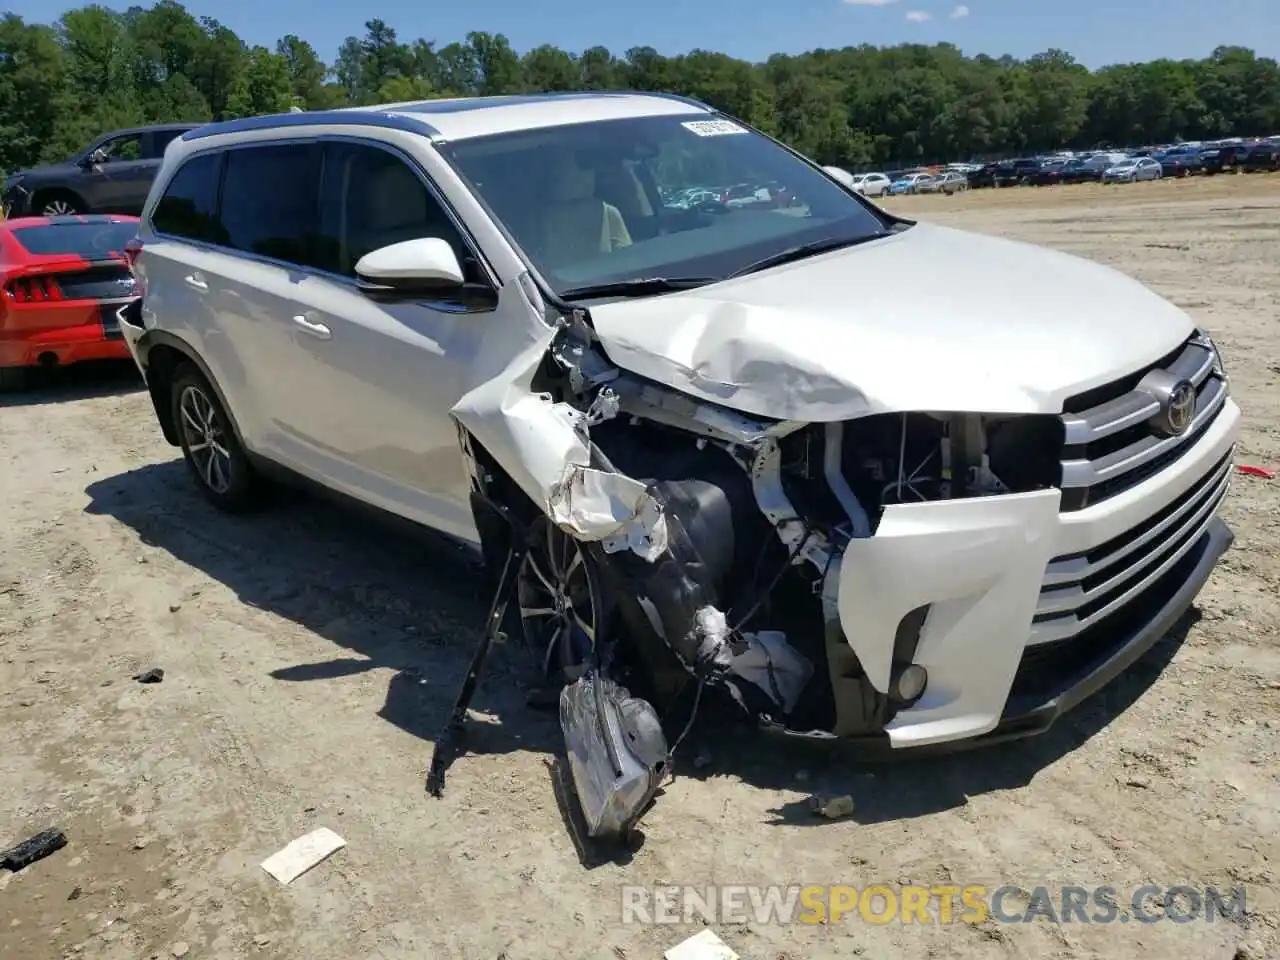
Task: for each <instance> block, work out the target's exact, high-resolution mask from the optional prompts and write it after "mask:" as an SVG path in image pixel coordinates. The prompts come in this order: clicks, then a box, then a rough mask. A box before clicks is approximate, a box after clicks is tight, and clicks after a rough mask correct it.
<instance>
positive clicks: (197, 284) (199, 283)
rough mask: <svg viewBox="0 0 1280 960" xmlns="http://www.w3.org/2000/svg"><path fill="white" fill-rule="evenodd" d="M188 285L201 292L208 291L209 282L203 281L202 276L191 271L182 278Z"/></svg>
mask: <svg viewBox="0 0 1280 960" xmlns="http://www.w3.org/2000/svg"><path fill="white" fill-rule="evenodd" d="M182 279H183V281H184V282H185V283H186V285H187V286H188V287H193V288H194V289H196V290H199V291H200V292H201V293H208V291H209V284H207V283H205V279H204V277H202V276H200V274H198V273H191V274H188V275H187V276H185V277H183V278H182Z"/></svg>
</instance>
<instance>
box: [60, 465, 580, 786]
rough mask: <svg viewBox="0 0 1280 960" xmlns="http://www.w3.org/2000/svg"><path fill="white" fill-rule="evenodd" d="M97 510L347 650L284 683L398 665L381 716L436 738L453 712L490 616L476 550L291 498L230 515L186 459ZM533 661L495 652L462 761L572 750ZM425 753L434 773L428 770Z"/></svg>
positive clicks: (125, 477) (117, 485)
mask: <svg viewBox="0 0 1280 960" xmlns="http://www.w3.org/2000/svg"><path fill="white" fill-rule="evenodd" d="M86 492H87V493H88V495H89V497H90V503H89V505H88V506H87V507H86V508H85V509H86V511H87V512H88V513H91V514H97V515H106V516H111V517H114V518H115V519H116V520H118V521H120V522H121V523H123V524H125V525H126V526H128V527H131V528H132V529H133V530H135V531H136V532H137V534H138V536H139V538H140V539H141V541H142V542H143V543H144V544H146V545H148V546H151V547H153V548H156V549H160V550H164V551H166V552H167V553H169V554H170V555H172V556H173V557H175V558H176V559H178V560H181V561H182V562H183V563H185V564H187V565H189V566H191V567H193V568H195V569H197V570H200V571H202V572H203V573H205V574H206V575H208V576H209V577H211V578H212V579H214V580H216V581H218V582H219V583H221V584H223V585H224V586H226V587H228V588H229V589H230V590H232V591H233V592H234V593H235V594H236V596H237V597H238V598H239V599H240V601H241V602H243V603H245V604H247V605H249V606H252V607H256V608H258V609H260V610H264V611H268V612H270V613H273V614H275V615H276V616H279V617H282V618H284V619H286V620H290V621H292V622H293V623H296V624H298V625H299V626H301V627H304V628H306V629H307V630H310V631H312V632H313V633H315V634H317V635H319V636H321V637H324V638H325V639H326V640H328V641H329V642H331V643H333V644H334V645H335V646H337V647H339V648H342V649H343V650H345V651H347V654H345V655H340V656H336V657H333V658H325V659H323V660H321V661H318V662H314V663H300V664H295V665H292V666H288V667H284V668H280V669H276V670H273V671H272V672H271V674H270V676H271V677H273V678H274V679H275V680H277V681H279V682H281V683H306V682H323V681H325V680H330V679H334V678H336V677H342V676H350V675H352V674H356V673H363V672H367V671H370V670H375V669H390V670H391V671H393V673H392V677H391V680H390V682H389V684H388V687H387V693H386V699H385V702H384V703H383V705H382V707H381V708H380V709H379V711H378V715H379V716H380V717H381V718H382V719H384V720H386V721H387V722H388V723H391V724H393V725H395V726H396V727H399V728H400V729H402V730H404V731H405V732H407V733H411V734H413V735H414V736H417V737H419V738H421V739H423V740H425V741H428V742H434V741H435V739H436V736H437V735H438V734H439V732H440V730H441V728H442V727H443V726H444V724H445V722H446V721H447V720H448V718H449V714H450V711H451V709H452V707H453V703H454V699H455V697H456V694H457V691H458V688H459V686H460V685H461V682H462V678H463V676H464V675H465V673H466V671H467V667H468V665H469V663H470V659H471V654H472V652H473V649H474V646H475V644H476V642H477V641H478V639H479V636H480V630H481V628H482V626H483V624H484V622H485V617H486V614H487V612H488V607H489V603H490V602H491V600H492V597H491V595H489V593H488V590H489V580H488V579H487V578H486V577H485V575H484V573H483V571H482V569H481V564H480V560H479V556H478V553H476V552H475V551H474V550H473V549H472V548H470V547H468V546H466V545H465V544H461V543H459V542H457V541H454V540H451V539H449V538H446V537H443V536H439V535H436V534H432V533H430V532H429V531H425V530H420V529H418V528H413V530H412V531H408V530H404V529H401V528H400V527H399V526H392V525H390V524H387V525H383V524H380V523H376V522H374V523H370V522H366V521H367V520H371V519H381V518H367V517H366V516H365V513H364V511H359V510H352V509H348V508H347V507H346V505H345V504H334V503H331V502H330V501H328V500H327V499H326V498H322V497H319V496H315V495H309V494H303V493H298V492H295V491H292V490H291V491H288V492H287V493H285V494H284V495H283V496H280V497H278V498H277V500H278V502H277V503H275V504H273V505H272V506H271V507H270V508H268V509H267V510H264V511H262V512H260V513H255V514H251V515H247V516H228V515H225V514H222V513H219V512H217V511H216V510H215V509H214V508H213V507H212V506H210V505H209V504H208V503H207V502H206V501H205V500H204V499H203V498H202V497H201V496H200V495H199V493H198V492H196V490H195V488H194V485H193V484H192V482H191V479H190V478H189V477H188V476H187V468H186V465H185V464H184V463H183V461H181V460H173V461H170V462H168V463H163V464H154V465H148V466H144V467H140V468H138V469H136V470H131V471H129V472H128V473H123V474H119V475H116V476H113V477H108V478H105V479H102V480H99V481H96V482H94V483H93V484H91V485H90V486H89V487H87V488H86ZM531 663H532V660H531V658H529V657H527V656H525V651H524V649H523V647H522V645H521V644H520V643H518V642H517V640H516V639H515V638H512V639H511V640H510V641H508V642H507V643H503V644H499V645H497V646H496V647H495V649H494V651H493V653H492V655H491V656H490V659H489V665H488V668H487V670H486V674H485V678H484V680H483V681H482V683H481V684H480V687H479V689H478V690H477V692H476V696H475V699H474V701H473V703H472V709H473V710H474V711H476V712H477V714H479V715H480V718H479V719H476V720H473V721H472V722H470V723H468V724H467V727H466V737H465V740H464V741H463V742H462V744H461V751H460V756H465V755H466V754H469V753H472V754H476V753H479V754H488V753H509V752H512V751H515V750H534V751H538V752H543V753H551V752H554V751H555V750H557V749H559V747H560V744H561V736H560V729H559V722H558V718H557V716H556V714H555V713H554V712H550V713H549V712H547V711H544V710H535V709H533V708H531V707H529V706H527V705H526V698H527V695H528V694H527V690H528V689H529V684H530V682H531V681H532V679H533V671H532V670H531V668H530V665H531ZM425 760H426V756H425V755H424V770H425Z"/></svg>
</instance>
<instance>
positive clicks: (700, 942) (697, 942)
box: [662, 928, 738, 960]
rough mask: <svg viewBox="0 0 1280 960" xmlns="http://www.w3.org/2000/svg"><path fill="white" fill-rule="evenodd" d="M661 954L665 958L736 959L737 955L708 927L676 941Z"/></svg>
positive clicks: (669, 959) (671, 959)
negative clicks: (678, 941) (686, 938)
mask: <svg viewBox="0 0 1280 960" xmlns="http://www.w3.org/2000/svg"><path fill="white" fill-rule="evenodd" d="M662 956H663V957H664V958H665V960H738V955H737V954H736V953H734V952H733V951H732V950H731V949H729V945H728V944H727V943H725V942H724V941H723V940H721V939H720V938H719V937H717V936H716V935H715V932H714V931H713V930H711V929H710V928H708V929H706V930H703V931H702V932H701V933H696V934H694V935H693V936H692V937H690V938H689V939H688V940H683V941H681V942H680V943H677V944H676V945H675V946H674V947H672V948H671V949H670V950H668V951H667V952H666V953H664V954H663V955H662Z"/></svg>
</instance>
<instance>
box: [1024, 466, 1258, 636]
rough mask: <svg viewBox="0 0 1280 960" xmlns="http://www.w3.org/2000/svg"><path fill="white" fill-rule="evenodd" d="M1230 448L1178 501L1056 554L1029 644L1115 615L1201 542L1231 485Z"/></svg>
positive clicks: (1086, 627) (1045, 583)
mask: <svg viewBox="0 0 1280 960" xmlns="http://www.w3.org/2000/svg"><path fill="white" fill-rule="evenodd" d="M1233 453H1234V450H1231V451H1228V452H1227V454H1226V456H1224V457H1223V458H1222V459H1221V460H1219V461H1218V462H1217V463H1216V464H1215V465H1214V466H1213V467H1212V468H1211V469H1210V470H1208V471H1207V472H1206V473H1205V474H1204V476H1203V477H1201V478H1200V480H1199V481H1197V482H1196V483H1195V484H1193V485H1192V486H1191V487H1190V488H1189V489H1188V490H1186V491H1185V492H1183V493H1182V494H1181V495H1180V496H1179V497H1178V498H1177V499H1176V500H1174V501H1173V502H1171V503H1169V504H1168V505H1166V506H1165V507H1164V508H1162V509H1161V510H1158V511H1156V512H1155V513H1154V514H1152V515H1151V516H1149V517H1148V518H1147V519H1146V520H1144V521H1142V523H1140V524H1138V525H1137V526H1135V527H1132V528H1131V529H1129V530H1127V531H1125V532H1124V533H1122V534H1120V535H1119V536H1117V537H1114V538H1112V539H1111V540H1109V541H1108V542H1106V543H1103V544H1100V545H1099V546H1096V547H1094V548H1092V549H1091V550H1089V551H1088V552H1086V553H1078V554H1071V555H1067V556H1061V557H1055V558H1054V559H1053V560H1051V561H1049V565H1048V568H1047V569H1046V571H1045V576H1044V580H1043V586H1042V587H1041V590H1040V601H1039V603H1038V604H1037V606H1036V613H1035V616H1034V617H1033V619H1032V624H1031V636H1030V639H1029V642H1030V643H1031V644H1041V643H1052V642H1054V641H1057V640H1064V639H1066V638H1068V637H1071V636H1074V635H1075V634H1077V633H1080V632H1081V631H1083V630H1086V629H1088V628H1089V627H1091V626H1093V625H1094V624H1096V623H1098V622H1099V621H1101V620H1102V619H1103V618H1105V617H1107V616H1109V615H1111V614H1112V613H1115V612H1116V611H1117V610H1119V609H1120V608H1122V607H1124V606H1125V605H1126V604H1128V603H1130V602H1131V601H1132V600H1133V599H1134V598H1135V597H1137V596H1138V595H1139V594H1141V593H1142V591H1143V590H1145V589H1146V588H1147V587H1149V586H1150V585H1151V584H1152V583H1154V582H1155V581H1156V580H1158V579H1159V578H1160V576H1161V575H1162V574H1163V573H1165V572H1166V571H1167V570H1169V569H1170V568H1171V567H1173V566H1174V565H1175V564H1176V563H1177V562H1178V561H1179V560H1180V559H1181V558H1182V557H1184V556H1185V555H1186V554H1187V552H1188V551H1190V550H1191V549H1192V547H1194V546H1195V545H1196V543H1197V542H1199V540H1200V538H1201V537H1202V536H1203V535H1204V532H1205V530H1206V529H1208V526H1209V523H1210V522H1211V521H1212V520H1213V517H1214V513H1215V512H1216V511H1217V509H1218V505H1219V504H1220V503H1221V502H1222V499H1223V497H1225V496H1226V493H1227V488H1228V487H1229V485H1230V483H1231V463H1232V454H1233Z"/></svg>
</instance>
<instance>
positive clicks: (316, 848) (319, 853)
mask: <svg viewBox="0 0 1280 960" xmlns="http://www.w3.org/2000/svg"><path fill="white" fill-rule="evenodd" d="M346 845H347V841H345V840H343V839H342V838H341V837H340V836H338V835H337V834H336V833H334V832H333V831H332V830H330V829H329V828H328V827H320V828H319V829H318V830H312V831H311V832H310V833H308V834H306V835H305V836H302V837H299V838H298V839H297V840H294V841H293V842H292V843H290V844H289V845H288V846H287V847H285V848H284V849H283V850H277V851H276V852H275V853H273V854H272V855H271V856H269V857H267V859H265V860H263V861H262V869H263V870H265V871H267V873H269V874H271V875H272V876H273V877H275V878H276V879H277V880H279V881H280V882H281V883H292V882H293V881H294V880H296V879H298V877H300V876H302V875H303V874H304V873H306V872H307V871H308V870H310V869H311V868H312V867H314V866H315V865H316V864H317V863H319V862H320V861H322V860H324V859H325V858H326V857H328V856H329V855H330V854H332V853H333V852H334V851H336V850H341V849H342V848H343V847H345V846H346Z"/></svg>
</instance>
